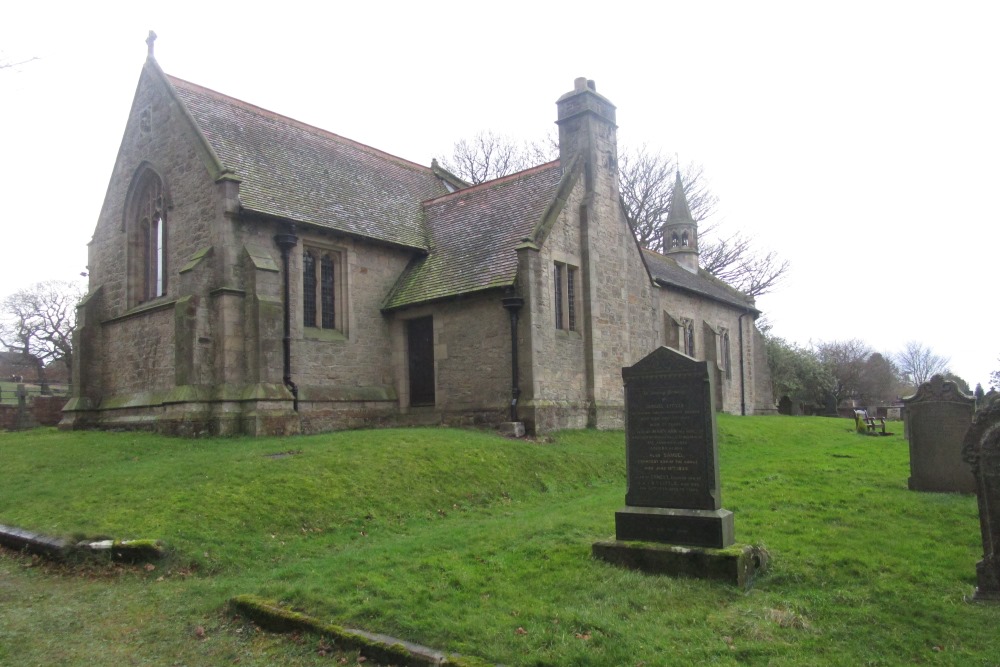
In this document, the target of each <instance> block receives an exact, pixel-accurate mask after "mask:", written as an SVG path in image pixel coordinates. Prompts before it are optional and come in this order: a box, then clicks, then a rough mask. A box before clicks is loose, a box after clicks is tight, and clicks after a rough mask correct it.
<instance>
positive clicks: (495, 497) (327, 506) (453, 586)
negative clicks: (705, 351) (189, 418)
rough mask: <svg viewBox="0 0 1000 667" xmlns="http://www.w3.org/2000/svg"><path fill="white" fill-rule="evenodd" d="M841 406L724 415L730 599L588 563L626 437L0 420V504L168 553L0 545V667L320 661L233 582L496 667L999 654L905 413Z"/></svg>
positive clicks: (966, 514) (73, 531) (968, 523)
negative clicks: (864, 429) (137, 427)
mask: <svg viewBox="0 0 1000 667" xmlns="http://www.w3.org/2000/svg"><path fill="white" fill-rule="evenodd" d="M851 426H852V422H850V421H849V420H846V419H826V418H794V417H749V418H738V417H730V416H727V415H720V416H719V451H720V459H721V473H722V494H723V497H722V500H723V503H722V504H723V507H725V508H726V509H729V510H732V511H733V512H734V513H735V515H736V537H737V540H738V541H741V542H748V543H756V544H761V545H763V546H765V547H766V548H767V549H768V550H769V552H770V554H771V557H772V562H771V569H770V572H769V573H768V574H766V575H765V576H763V577H762V578H760V579H759V580H758V581H757V582H756V585H755V587H754V588H753V589H752V590H751V591H749V592H746V593H744V592H741V591H739V590H736V589H734V588H733V587H730V586H727V585H724V584H721V583H715V582H706V581H698V580H691V579H671V578H668V577H659V576H649V575H644V574H639V573H635V572H630V571H625V570H620V569H617V568H615V567H613V566H610V565H607V564H605V563H602V562H599V561H595V560H593V559H591V558H590V546H591V543H592V542H593V541H595V540H599V539H608V538H610V537H611V536H612V535H613V533H614V511H615V510H616V509H618V508H620V507H621V506H622V505H623V499H624V493H625V488H624V485H625V474H624V469H625V466H624V435H623V434H622V433H621V432H610V433H607V432H595V431H583V432H564V433H560V434H557V435H556V436H554V438H552V439H551V441H548V439H546V440H542V441H511V440H503V439H500V438H497V437H494V436H492V435H490V434H486V433H480V432H475V431H466V430H458V429H398V430H376V431H355V432H345V433H337V434H329V435H320V436H309V437H296V438H284V439H279V438H266V439H257V440H253V439H211V440H181V439H174V438H163V437H158V436H153V435H146V434H127V433H61V432H58V431H55V430H44V429H42V430H36V431H30V432H25V433H0V474H2V481H0V488H2V491H0V523H3V524H7V525H16V526H19V527H22V528H26V529H31V530H36V531H39V532H43V533H47V534H54V535H62V536H67V537H69V536H72V537H84V536H86V537H97V536H111V537H117V538H160V539H162V540H164V541H165V542H166V543H167V545H168V546H169V547H170V554H169V556H168V557H167V559H166V560H165V561H163V562H160V563H156V564H155V565H154V566H153V569H148V568H147V567H143V566H142V565H141V564H140V565H137V566H125V565H117V564H108V563H97V564H88V563H71V564H64V565H49V564H44V563H42V562H41V561H39V559H32V558H30V557H26V556H21V555H16V554H12V553H11V552H9V551H6V552H4V553H2V554H0V664H3V665H8V664H9V665H20V664H63V665H91V664H95V663H97V664H112V663H114V664H149V665H175V664H177V665H216V664H232V663H234V662H238V664H241V665H273V664H282V665H319V664H336V662H337V660H331V658H330V657H328V656H321V655H320V654H319V647H320V646H321V641H322V640H320V639H319V638H313V637H308V636H304V637H303V636H295V637H285V636H274V635H270V634H268V633H263V632H260V631H258V630H256V629H255V628H253V626H251V625H248V624H246V623H243V622H240V621H239V620H234V618H233V614H232V613H231V612H228V611H226V606H225V603H226V601H227V600H228V599H229V598H231V597H232V596H234V595H238V594H242V593H252V594H257V595H262V596H264V597H267V598H271V599H274V600H278V601H281V602H283V603H285V604H288V605H290V606H292V607H294V608H295V609H297V610H300V611H303V612H305V613H307V614H310V615H312V616H315V617H317V618H319V619H321V620H323V621H327V622H335V623H339V624H342V625H347V626H351V627H359V628H363V629H366V630H370V631H374V632H382V633H386V634H390V635H394V636H397V637H401V638H405V639H409V640H411V641H416V642H419V643H423V644H426V645H429V646H432V647H435V648H439V649H444V650H447V651H453V652H459V653H464V654H468V655H474V656H478V657H481V658H484V659H487V660H490V661H494V662H502V663H505V664H508V665H645V666H650V667H651V666H653V665H693V664H718V665H737V664H759V665H765V664H766V665H817V664H831V665H909V664H933V665H996V664H998V663H1000V657H998V656H1000V635H998V633H997V632H996V627H997V626H998V623H1000V607H990V606H984V605H980V604H971V603H968V602H966V601H965V596H967V595H969V594H971V592H972V590H973V588H974V586H975V562H976V561H977V560H978V559H979V558H980V557H981V555H982V543H981V538H980V534H979V526H978V517H977V512H976V504H975V499H974V498H973V497H971V496H959V495H953V494H928V493H915V492H911V491H908V490H907V488H906V480H907V477H908V475H909V467H908V458H907V456H908V453H907V444H906V442H905V440H903V439H902V437H901V431H902V425H901V424H899V423H895V424H891V425H890V430H895V431H896V432H897V435H895V436H891V437H883V438H880V437H866V436H860V435H856V434H855V433H853V429H852V428H851ZM275 455H277V456H275ZM98 656H99V657H98ZM345 657H346V658H347V659H348V662H349V663H351V664H353V662H354V660H355V656H354V655H350V654H349V655H347V656H345ZM367 664H369V665H370V664H371V663H370V662H368V663H367Z"/></svg>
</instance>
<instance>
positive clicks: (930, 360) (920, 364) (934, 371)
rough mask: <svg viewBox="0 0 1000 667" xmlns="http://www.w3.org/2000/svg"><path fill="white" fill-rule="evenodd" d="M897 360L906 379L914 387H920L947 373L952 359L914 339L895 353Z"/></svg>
mask: <svg viewBox="0 0 1000 667" xmlns="http://www.w3.org/2000/svg"><path fill="white" fill-rule="evenodd" d="M895 360H896V364H897V365H898V366H899V370H900V372H901V373H902V374H903V377H904V378H905V380H906V381H907V382H908V383H909V384H911V385H913V386H914V387H919V386H920V385H922V384H923V383H925V382H927V381H928V380H930V379H931V378H932V377H933V376H935V375H938V374H943V373H947V372H948V364H949V362H950V361H951V359H949V358H948V357H942V356H940V355H938V354H934V351H933V350H931V348H929V347H924V345H923V344H922V343H918V342H917V341H914V340H911V341H910V342H908V343H907V344H906V347H904V348H903V351H902V352H899V353H898V354H896V355H895Z"/></svg>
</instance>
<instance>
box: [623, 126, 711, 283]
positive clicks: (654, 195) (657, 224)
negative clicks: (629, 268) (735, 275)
mask: <svg viewBox="0 0 1000 667" xmlns="http://www.w3.org/2000/svg"><path fill="white" fill-rule="evenodd" d="M678 167H679V165H678V164H677V163H676V162H675V161H674V160H673V159H672V158H671V157H670V156H669V155H667V154H666V153H661V152H658V151H654V150H651V149H650V148H649V147H648V146H646V145H645V144H643V145H642V146H640V147H639V148H638V149H635V150H631V149H628V148H624V149H622V150H621V151H620V152H619V155H618V183H619V188H620V190H621V195H622V202H623V203H624V205H625V211H626V214H627V215H628V219H629V221H628V222H629V224H630V225H631V226H632V233H633V234H635V238H636V239H638V241H639V245H641V246H642V247H644V248H649V249H650V250H656V251H662V250H663V223H664V222H666V220H667V215H668V214H669V213H670V200H671V197H672V195H673V192H674V173H675V172H676V171H677V169H678ZM703 172H704V169H703V168H702V167H701V165H698V164H695V163H693V162H691V163H689V164H688V166H687V168H686V169H684V170H683V172H682V173H681V181H682V182H683V183H684V196H685V198H686V199H687V202H688V207H689V208H690V209H691V217H693V218H694V219H695V222H698V223H706V221H707V220H708V219H709V218H710V217H711V216H712V215H713V214H714V213H715V209H716V207H717V206H718V203H719V198H718V197H716V196H715V194H713V193H712V191H711V190H709V189H708V186H707V185H706V184H705V179H704V177H703ZM715 227H716V225H715V224H712V223H708V224H707V225H704V224H703V226H702V229H701V230H700V231H699V235H702V234H706V233H707V234H711V232H712V231H713V230H714V228H715ZM702 245H703V246H704V244H702ZM702 267H703V268H705V266H704V264H702ZM706 270H708V269H707V268H706Z"/></svg>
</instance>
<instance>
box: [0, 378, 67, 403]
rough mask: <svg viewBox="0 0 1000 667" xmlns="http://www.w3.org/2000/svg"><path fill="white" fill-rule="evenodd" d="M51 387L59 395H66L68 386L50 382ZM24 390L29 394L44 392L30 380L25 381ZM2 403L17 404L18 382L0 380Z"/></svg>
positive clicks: (0, 398) (0, 401) (0, 400)
mask: <svg viewBox="0 0 1000 667" xmlns="http://www.w3.org/2000/svg"><path fill="white" fill-rule="evenodd" d="M49 389H50V390H51V392H52V393H53V394H56V395H58V396H65V395H66V393H67V391H68V387H67V386H66V385H64V384H50V385H49ZM24 390H25V391H26V392H28V395H29V396H31V395H35V396H37V395H39V394H41V393H42V389H41V387H40V386H39V385H37V384H32V383H30V382H26V383H24ZM0 403H3V404H6V405H17V383H16V382H0Z"/></svg>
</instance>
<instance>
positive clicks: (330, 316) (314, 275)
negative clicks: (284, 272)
mask: <svg viewBox="0 0 1000 667" xmlns="http://www.w3.org/2000/svg"><path fill="white" fill-rule="evenodd" d="M341 269H342V258H341V254H340V253H339V252H335V251H331V250H320V249H317V248H308V247H307V248H305V250H303V253H302V325H303V326H305V327H312V328H318V329H335V330H338V331H343V330H344V326H343V324H344V309H343V298H342V295H343V290H342V283H343V281H342V280H341V279H340V275H339V274H340V271H341Z"/></svg>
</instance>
